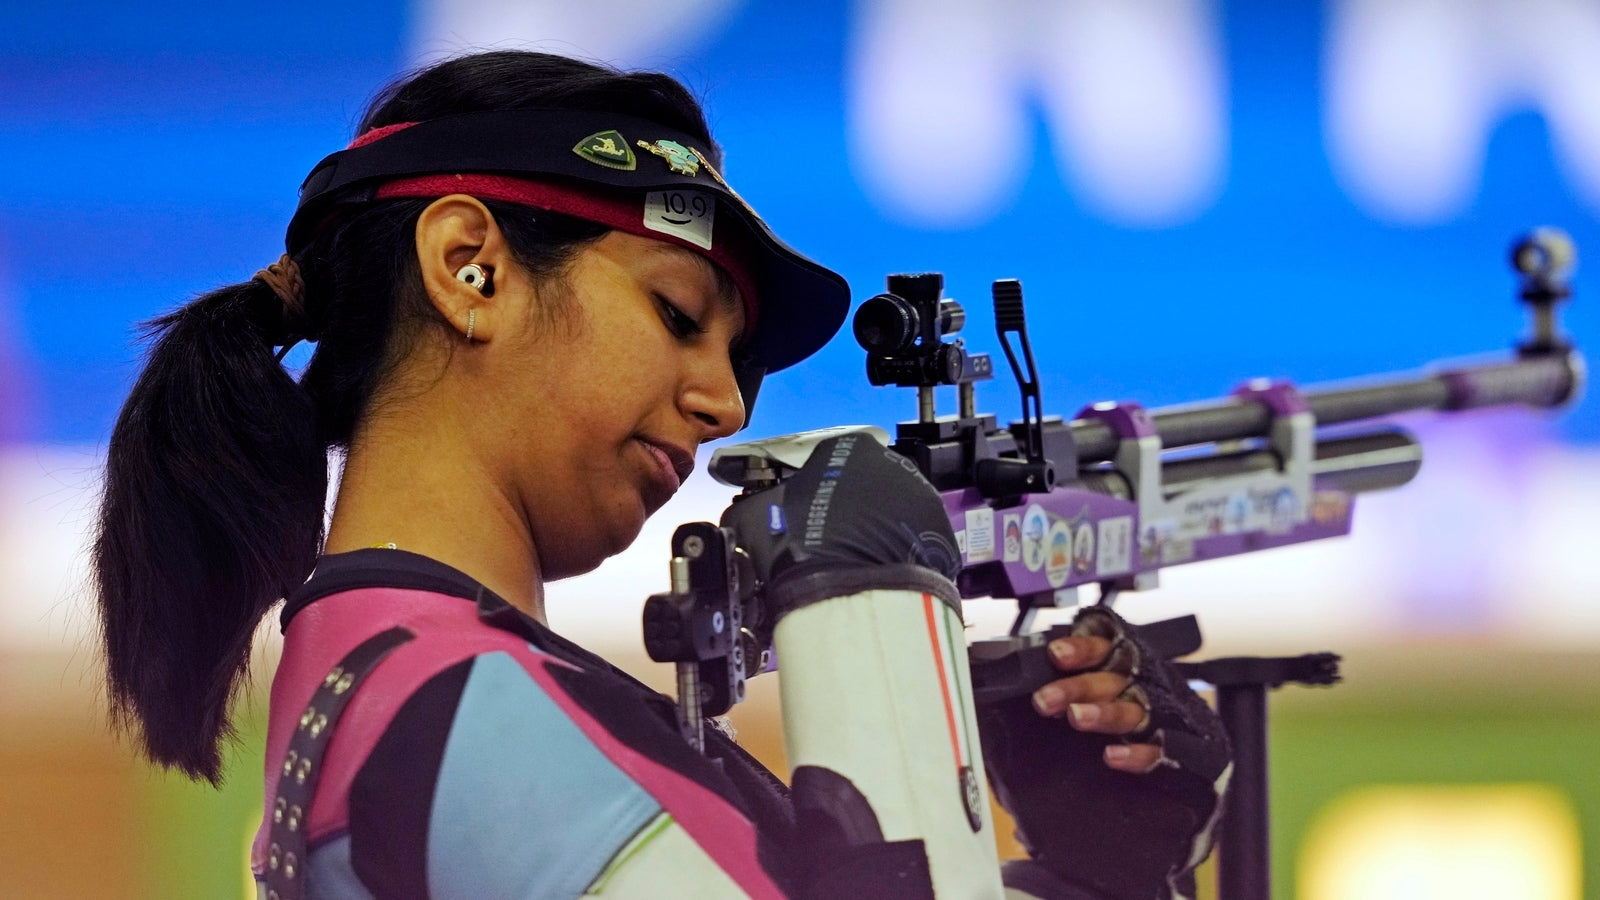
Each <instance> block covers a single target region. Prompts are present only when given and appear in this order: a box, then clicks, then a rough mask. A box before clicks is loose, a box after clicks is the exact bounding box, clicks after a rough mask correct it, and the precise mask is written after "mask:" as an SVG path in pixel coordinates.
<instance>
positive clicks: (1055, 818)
mask: <svg viewBox="0 0 1600 900" xmlns="http://www.w3.org/2000/svg"><path fill="white" fill-rule="evenodd" d="M1073 633H1074V634H1078V635H1093V636H1097V637H1104V638H1107V639H1109V640H1111V641H1112V644H1113V646H1112V651H1111V653H1110V654H1108V656H1107V659H1106V662H1105V664H1104V665H1103V666H1102V668H1105V669H1108V670H1111V671H1117V672H1121V673H1123V674H1126V675H1129V676H1130V677H1131V679H1132V681H1131V684H1130V685H1129V689H1128V691H1127V692H1125V696H1126V697H1127V698H1128V699H1138V700H1140V701H1141V702H1142V703H1143V704H1144V706H1145V707H1146V708H1147V709H1148V710H1149V711H1150V714H1149V717H1148V719H1147V720H1146V724H1145V727H1144V728H1142V729H1141V730H1140V731H1138V732H1136V733H1134V734H1131V735H1126V736H1123V737H1117V736H1111V735H1104V734H1091V733H1086V732H1080V731H1077V730H1075V729H1074V728H1072V726H1071V725H1069V724H1068V723H1067V722H1066V721H1065V720H1063V719H1052V718H1046V717H1044V716H1041V715H1040V714H1039V713H1038V712H1037V711H1036V710H1035V709H1034V708H1033V705H1032V702H1031V701H1030V699H1029V698H1028V697H1019V698H1014V699H1010V700H1004V701H1000V702H998V703H993V704H986V705H984V706H983V707H981V708H980V709H979V711H978V723H979V728H980V733H981V736H982V741H983V756H984V762H985V763H986V765H987V766H988V771H989V778H990V781H991V783H992V784H993V786H994V790H995V797H996V798H997V799H998V800H999V801H1000V804H1001V805H1002V806H1004V807H1005V808H1006V810H1007V811H1009V812H1010V813H1011V815H1012V816H1013V817H1014V818H1015V819H1016V821H1017V837H1018V839H1019V840H1021V842H1022V843H1023V845H1024V846H1025V847H1027V848H1028V852H1029V854H1030V855H1031V857H1032V859H1031V860H1029V861H1027V862H1025V863H1022V864H1020V865H1019V864H1015V863H1013V864H1010V866H1008V871H1007V879H1006V880H1007V882H1008V883H1012V884H1016V885H1018V886H1022V885H1023V884H1025V883H1029V884H1036V883H1039V882H1040V881H1041V880H1050V879H1049V876H1047V875H1046V873H1045V872H1042V871H1039V869H1040V868H1042V869H1044V870H1047V871H1048V873H1049V875H1052V876H1054V878H1055V879H1059V880H1060V881H1064V882H1067V883H1068V884H1070V885H1073V886H1076V887H1077V888H1078V889H1080V890H1081V889H1085V888H1086V889H1089V890H1092V891H1094V892H1096V893H1098V894H1102V895H1104V896H1106V897H1115V898H1119V900H1121V898H1127V900H1152V898H1173V897H1192V896H1194V876H1193V870H1194V868H1195V867H1196V866H1198V865H1199V864H1200V862H1201V861H1202V860H1204V859H1205V857H1206V855H1207V854H1208V853H1209V852H1210V850H1211V842H1212V839H1213V833H1214V831H1215V827H1216V823H1217V821H1218V820H1219V819H1220V817H1221V811H1222V795H1223V791H1224V790H1225V788H1226V786H1227V780H1228V776H1229V774H1231V772H1232V768H1233V766H1232V759H1231V752H1230V749H1229V746H1228V738H1227V733H1226V732H1225V731H1224V730H1223V728H1222V723H1221V720H1219V719H1218V718H1217V716H1216V714H1215V713H1213V712H1212V711H1211V709H1210V708H1209V707H1208V706H1206V704H1205V702H1204V701H1202V700H1201V699H1200V698H1199V697H1197V696H1195V693H1194V692H1193V691H1192V690H1190V689H1189V686H1188V684H1187V682H1185V681H1184V679H1183V678H1182V677H1181V676H1179V675H1178V674H1177V673H1176V672H1175V671H1174V670H1173V668H1172V666H1171V665H1170V664H1168V663H1167V662H1166V661H1165V660H1163V659H1161V658H1160V656H1159V655H1158V654H1157V653H1156V652H1155V651H1154V650H1152V649H1151V647H1150V646H1149V645H1148V644H1147V643H1146V642H1145V641H1144V640H1143V638H1142V637H1141V636H1140V634H1139V629H1138V628H1137V627H1136V626H1133V625H1130V624H1129V623H1127V622H1126V621H1124V620H1123V619H1122V618H1121V617H1120V616H1118V615H1117V614H1116V613H1114V612H1112V611H1111V610H1109V609H1107V608H1105V607H1099V606H1095V607H1089V608H1087V609H1084V610H1083V611H1082V612H1080V613H1079V614H1078V617H1077V619H1076V621H1075V622H1074V623H1073ZM1123 741H1126V742H1128V743H1141V744H1157V745H1160V746H1161V747H1162V748H1163V752H1162V759H1161V762H1160V763H1159V764H1158V765H1157V767H1156V769H1155V770H1153V771H1151V772H1148V773H1146V774H1143V775H1138V774H1131V773H1127V772H1119V771H1117V770H1114V769H1110V768H1107V767H1106V765H1105V762H1104V756H1103V754H1104V752H1105V748H1106V746H1107V745H1109V744H1111V743H1113V742H1123ZM1012 867H1015V868H1016V871H1012V870H1011V868H1012ZM1029 870H1032V871H1029ZM1035 890H1037V888H1035ZM1059 893H1060V894H1062V895H1063V896H1076V895H1075V894H1072V893H1071V890H1070V889H1069V888H1066V887H1064V886H1063V888H1062V889H1061V890H1060V891H1059Z"/></svg>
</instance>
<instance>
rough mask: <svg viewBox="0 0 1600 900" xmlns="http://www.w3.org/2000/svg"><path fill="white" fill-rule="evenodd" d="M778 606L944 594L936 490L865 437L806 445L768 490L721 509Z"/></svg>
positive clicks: (946, 570)
mask: <svg viewBox="0 0 1600 900" xmlns="http://www.w3.org/2000/svg"><path fill="white" fill-rule="evenodd" d="M722 524H723V526H724V527H729V528H732V529H734V531H735V533H736V534H737V535H738V541H739V545H740V546H741V547H743V548H744V549H745V551H746V552H747V553H749V554H750V558H751V561H752V562H753V563H754V564H755V570H756V577H757V578H759V579H761V580H762V581H763V582H764V583H765V584H766V586H767V587H766V590H767V598H768V600H769V602H771V603H773V604H774V606H775V607H776V608H777V609H779V610H780V611H781V610H784V609H789V608H793V607H794V606H797V605H804V604H805V603H807V602H809V601H811V600H814V599H821V598H824V597H838V596H845V595H848V594H854V593H857V592H859V591H863V590H873V589H892V588H905V589H908V590H917V591H929V592H932V593H936V594H940V595H943V596H954V591H955V588H954V585H952V584H951V579H954V578H955V576H956V573H957V572H959V571H960V570H961V554H960V552H959V551H958V550H957V549H956V540H955V533H954V532H953V531H952V530H951V528H950V517H949V515H948V514H947V513H946V512H945V509H944V503H943V502H942V501H941V500H940V499H939V494H938V492H937V491H935V490H934V489H933V485H931V484H929V483H928V481H927V479H925V478H923V477H922V473H921V472H919V471H917V467H916V465H914V464H913V463H912V462H911V461H910V460H908V459H906V458H905V457H903V456H901V455H900V454H898V453H895V452H894V451H892V450H889V449H888V448H886V447H884V446H883V444H881V443H879V442H878V440H877V439H876V438H874V437H873V436H872V435H870V434H865V433H857V434H845V435H840V436H838V437H832V438H829V439H827V440H825V441H823V442H822V443H820V444H818V445H817V446H816V449H814V450H813V451H812V452H811V456H810V457H809V458H807V460H806V464H805V465H804V466H802V467H801V468H800V470H799V471H798V472H796V473H795V474H794V475H793V476H791V477H790V478H789V479H788V480H787V481H785V482H784V483H782V484H780V485H778V486H777V487H773V488H768V489H767V490H765V491H762V492H760V493H757V494H752V495H750V496H748V497H743V498H741V499H739V500H738V501H737V502H735V503H734V504H733V505H732V506H731V507H729V508H728V511H727V512H726V513H724V514H723V517H722Z"/></svg>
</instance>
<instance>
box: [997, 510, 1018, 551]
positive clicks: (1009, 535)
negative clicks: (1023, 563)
mask: <svg viewBox="0 0 1600 900" xmlns="http://www.w3.org/2000/svg"><path fill="white" fill-rule="evenodd" d="M1000 521H1001V523H1002V525H1003V526H1004V530H1005V546H1004V548H1003V549H1004V552H1005V561H1006V562H1016V561H1018V560H1020V559H1022V517H1021V516H1019V515H1017V514H1016V513H1006V514H1005V515H1004V516H1002V517H1001V519H1000Z"/></svg>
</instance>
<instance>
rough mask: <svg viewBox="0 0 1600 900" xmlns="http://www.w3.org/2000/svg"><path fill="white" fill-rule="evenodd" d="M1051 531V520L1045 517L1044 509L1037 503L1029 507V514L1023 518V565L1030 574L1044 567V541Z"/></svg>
mask: <svg viewBox="0 0 1600 900" xmlns="http://www.w3.org/2000/svg"><path fill="white" fill-rule="evenodd" d="M1049 530H1050V520H1049V519H1048V518H1046V517H1045V514H1044V507H1042V506H1040V505H1039V504H1037V503H1035V504H1033V505H1032V506H1030V507H1028V514H1027V515H1025V516H1023V517H1022V564H1023V565H1025V566H1027V567H1028V571H1029V572H1037V571H1039V570H1040V569H1041V568H1043V567H1044V553H1045V546H1044V539H1045V532H1047V531H1049Z"/></svg>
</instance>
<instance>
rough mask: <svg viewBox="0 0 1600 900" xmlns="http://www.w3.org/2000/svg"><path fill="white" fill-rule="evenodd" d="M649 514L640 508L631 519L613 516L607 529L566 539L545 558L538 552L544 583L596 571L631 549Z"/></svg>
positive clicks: (629, 517) (646, 510)
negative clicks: (612, 558) (611, 559)
mask: <svg viewBox="0 0 1600 900" xmlns="http://www.w3.org/2000/svg"><path fill="white" fill-rule="evenodd" d="M651 512H652V510H648V509H646V508H644V507H642V506H641V507H639V508H638V511H637V512H636V513H635V514H634V515H631V516H617V517H616V518H615V519H614V520H613V521H612V522H611V523H609V524H610V525H611V527H610V528H606V529H603V530H597V531H595V532H591V533H589V534H586V535H576V534H574V535H570V537H571V538H572V540H569V541H564V542H562V543H561V544H560V545H558V546H557V547H556V548H555V552H553V553H551V554H549V557H548V558H546V556H545V554H544V553H543V552H541V554H540V563H541V564H542V565H544V566H545V570H544V577H545V579H546V580H548V581H554V580H556V579H558V578H571V577H573V576H574V575H582V574H584V573H586V572H592V571H594V570H595V569H597V568H599V566H600V564H601V563H603V562H605V561H606V560H608V559H610V558H611V557H613V556H616V555H617V554H618V553H621V552H622V551H624V550H626V549H628V548H629V547H631V546H633V542H634V541H635V540H637V539H638V537H639V532H640V531H642V530H643V529H644V521H645V519H646V518H647V517H648V516H649V515H650V513H651Z"/></svg>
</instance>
